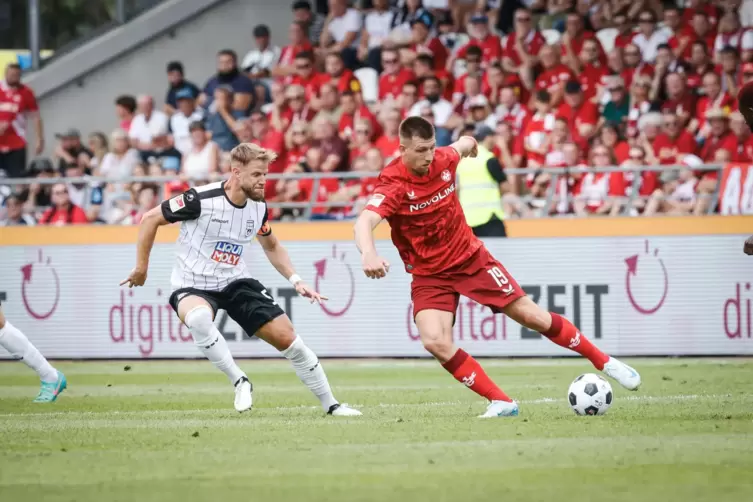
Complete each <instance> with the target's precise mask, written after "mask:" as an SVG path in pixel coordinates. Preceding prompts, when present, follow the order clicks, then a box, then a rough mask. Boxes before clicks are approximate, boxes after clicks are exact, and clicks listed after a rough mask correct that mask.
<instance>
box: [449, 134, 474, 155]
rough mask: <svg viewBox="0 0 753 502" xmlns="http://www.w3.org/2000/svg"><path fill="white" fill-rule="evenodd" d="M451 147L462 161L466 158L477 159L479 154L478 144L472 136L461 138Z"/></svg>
mask: <svg viewBox="0 0 753 502" xmlns="http://www.w3.org/2000/svg"><path fill="white" fill-rule="evenodd" d="M450 146H451V147H452V148H454V149H455V150H456V151H457V152H458V153H459V154H460V158H461V159H462V158H465V157H475V156H476V155H477V154H478V143H477V142H476V140H475V139H473V138H472V137H470V136H460V138H458V140H457V141H456V142H454V143H453V144H451V145H450Z"/></svg>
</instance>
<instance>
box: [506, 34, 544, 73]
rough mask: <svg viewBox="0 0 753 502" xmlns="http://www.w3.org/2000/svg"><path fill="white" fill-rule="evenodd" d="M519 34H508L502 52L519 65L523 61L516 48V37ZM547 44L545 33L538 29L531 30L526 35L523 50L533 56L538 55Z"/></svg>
mask: <svg viewBox="0 0 753 502" xmlns="http://www.w3.org/2000/svg"><path fill="white" fill-rule="evenodd" d="M516 36H517V34H516V33H514V32H513V33H510V35H508V36H507V38H506V39H505V46H504V48H503V49H502V54H503V55H504V57H506V58H510V59H511V60H512V62H513V64H515V65H519V64H520V63H522V61H521V59H520V56H519V55H518V51H517V49H516V48H515V37H516ZM545 45H546V39H545V38H544V35H542V34H541V32H540V31H538V30H531V31H529V32H528V35H526V37H525V39H524V40H523V50H524V51H525V52H526V53H527V54H530V55H531V56H538V55H539V51H540V50H541V48H542V47H544V46H545Z"/></svg>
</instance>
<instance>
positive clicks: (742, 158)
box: [732, 136, 753, 162]
mask: <svg viewBox="0 0 753 502" xmlns="http://www.w3.org/2000/svg"><path fill="white" fill-rule="evenodd" d="M732 162H753V136H748V138H747V139H746V140H744V141H740V138H739V137H738V138H737V151H735V152H733V155H732Z"/></svg>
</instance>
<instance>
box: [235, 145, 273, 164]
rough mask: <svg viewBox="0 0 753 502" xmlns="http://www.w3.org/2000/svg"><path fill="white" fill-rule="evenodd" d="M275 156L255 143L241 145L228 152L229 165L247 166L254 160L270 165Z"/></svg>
mask: <svg viewBox="0 0 753 502" xmlns="http://www.w3.org/2000/svg"><path fill="white" fill-rule="evenodd" d="M276 158H277V154H276V153H275V152H273V151H272V150H268V149H266V148H262V147H260V146H259V145H257V144H256V143H241V144H240V145H238V146H236V147H235V148H233V149H232V150H230V163H231V164H236V163H237V164H240V165H241V166H247V165H248V164H249V163H250V162H253V161H254V160H260V161H262V162H266V163H270V162H274V161H275V159H276Z"/></svg>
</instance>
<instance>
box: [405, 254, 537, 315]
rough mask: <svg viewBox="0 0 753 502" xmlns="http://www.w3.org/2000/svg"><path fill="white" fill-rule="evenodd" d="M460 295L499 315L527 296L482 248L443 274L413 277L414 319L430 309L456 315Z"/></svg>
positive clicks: (498, 263) (499, 264)
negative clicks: (507, 307) (421, 312)
mask: <svg viewBox="0 0 753 502" xmlns="http://www.w3.org/2000/svg"><path fill="white" fill-rule="evenodd" d="M460 295H463V296H465V297H467V298H470V299H471V300H474V301H475V302H477V303H480V304H481V305H484V306H486V307H489V308H490V309H491V310H492V312H494V313H499V312H502V309H504V308H505V307H506V306H508V305H509V304H511V303H512V302H514V301H515V300H517V299H518V298H521V297H523V296H525V295H526V293H525V292H524V291H523V288H521V287H520V285H518V283H517V282H516V281H515V279H513V278H512V276H511V275H510V274H509V273H508V272H507V270H506V269H505V267H504V266H503V265H502V264H501V263H500V262H498V261H497V260H496V259H495V258H494V257H493V256H492V255H491V253H489V250H487V249H486V247H484V246H481V247H480V248H479V250H478V251H476V253H474V255H473V256H471V258H469V259H468V261H466V262H464V263H461V264H459V265H457V266H455V267H453V268H452V269H450V270H447V271H445V272H442V273H441V274H437V275H433V276H418V275H414V276H413V282H412V283H411V299H412V300H413V316H414V317H415V316H416V314H418V313H419V312H420V311H422V310H426V309H436V310H444V311H446V312H455V311H456V310H457V308H458V302H459V301H460Z"/></svg>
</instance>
